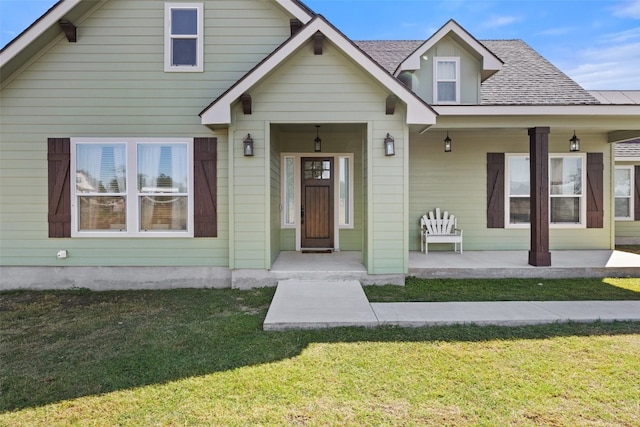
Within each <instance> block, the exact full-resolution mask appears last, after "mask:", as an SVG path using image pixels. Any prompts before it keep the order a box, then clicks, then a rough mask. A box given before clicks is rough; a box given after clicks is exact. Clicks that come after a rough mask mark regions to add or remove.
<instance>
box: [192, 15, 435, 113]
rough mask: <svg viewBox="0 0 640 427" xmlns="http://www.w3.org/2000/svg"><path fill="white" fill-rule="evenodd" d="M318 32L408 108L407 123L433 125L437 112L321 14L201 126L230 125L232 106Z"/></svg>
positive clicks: (215, 105) (226, 95)
mask: <svg viewBox="0 0 640 427" xmlns="http://www.w3.org/2000/svg"><path fill="white" fill-rule="evenodd" d="M318 32H319V33H321V34H322V35H324V37H325V38H326V39H328V40H329V41H331V42H332V43H333V44H334V45H335V46H336V47H337V48H338V49H339V50H341V51H342V52H343V53H344V54H345V55H347V56H348V57H350V58H351V59H352V60H353V61H355V62H356V63H357V64H358V65H359V66H360V67H361V68H362V70H363V71H365V72H366V73H368V74H369V75H370V76H371V77H372V78H373V79H375V80H377V81H378V82H379V83H380V84H381V85H382V86H384V87H385V88H386V89H388V90H389V92H390V93H391V94H394V95H396V96H397V97H398V99H399V100H400V101H402V102H404V103H405V104H406V105H407V124H419V125H432V124H435V120H436V116H437V113H436V112H435V111H434V110H433V109H432V108H431V107H430V106H429V105H428V104H427V103H425V102H424V101H423V100H422V99H420V98H419V97H418V96H417V95H415V94H414V93H413V92H411V91H410V90H409V89H408V88H407V87H406V86H405V85H404V84H403V83H402V82H400V80H398V79H397V78H395V77H393V76H392V75H391V74H389V73H388V72H387V71H386V70H385V69H384V68H382V67H381V66H380V65H379V64H378V63H376V62H375V61H374V60H373V59H371V57H370V56H368V55H367V54H366V53H365V52H363V51H362V50H361V49H360V48H358V46H356V45H355V44H354V43H353V42H351V41H350V40H349V39H348V38H347V37H346V36H345V35H344V34H342V33H341V32H340V31H339V30H338V29H336V28H335V27H334V26H333V25H331V24H330V23H329V22H328V21H327V20H326V19H325V18H324V17H322V16H321V15H317V16H316V17H315V18H314V19H313V20H311V21H310V22H309V23H308V24H307V25H305V26H304V27H302V28H301V29H300V30H299V31H298V32H297V33H296V34H295V35H294V36H293V37H291V38H290V39H289V40H287V41H286V42H285V43H284V44H282V45H281V46H280V47H279V48H278V49H276V50H275V51H274V52H273V53H271V55H269V56H268V57H267V58H265V59H264V60H263V61H262V62H261V63H259V64H258V65H257V66H256V67H254V68H253V69H252V70H251V71H249V72H248V73H247V74H246V75H245V76H244V77H242V78H241V79H240V80H239V81H238V82H237V83H236V84H235V85H233V86H232V87H231V88H229V89H228V90H227V91H226V92H225V93H223V94H222V95H221V96H220V97H218V99H216V100H215V101H214V102H212V103H211V104H210V105H209V106H208V107H207V108H205V109H204V110H203V111H202V112H201V113H200V117H201V118H202V124H205V125H224V124H230V123H231V106H232V105H233V104H234V103H235V102H236V101H237V100H238V98H239V97H240V96H241V95H243V94H244V93H247V92H249V91H250V90H251V89H252V88H253V87H255V86H256V85H257V84H259V83H260V81H262V79H263V78H265V77H266V76H267V75H269V74H270V73H271V71H272V70H274V69H275V68H277V67H278V66H279V65H280V64H282V63H283V62H284V61H285V60H287V59H288V58H289V57H291V55H293V54H294V53H295V52H297V51H298V49H299V48H300V47H302V46H303V45H304V44H306V43H307V42H308V41H309V40H310V39H311V38H313V36H314V35H315V34H316V33H318Z"/></svg>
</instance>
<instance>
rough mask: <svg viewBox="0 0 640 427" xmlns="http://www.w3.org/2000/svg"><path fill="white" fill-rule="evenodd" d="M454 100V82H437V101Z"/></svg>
mask: <svg viewBox="0 0 640 427" xmlns="http://www.w3.org/2000/svg"><path fill="white" fill-rule="evenodd" d="M455 101H456V83H455V82H438V102H455Z"/></svg>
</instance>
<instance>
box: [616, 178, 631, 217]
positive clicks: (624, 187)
mask: <svg viewBox="0 0 640 427" xmlns="http://www.w3.org/2000/svg"><path fill="white" fill-rule="evenodd" d="M615 192H616V197H620V196H623V197H630V196H631V169H616V180H615ZM616 216H618V215H616Z"/></svg>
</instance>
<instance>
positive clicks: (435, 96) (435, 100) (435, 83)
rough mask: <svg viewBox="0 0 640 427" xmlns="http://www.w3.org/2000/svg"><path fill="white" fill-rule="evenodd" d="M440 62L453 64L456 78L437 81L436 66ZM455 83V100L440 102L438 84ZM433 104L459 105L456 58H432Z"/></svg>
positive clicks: (457, 60)
mask: <svg viewBox="0 0 640 427" xmlns="http://www.w3.org/2000/svg"><path fill="white" fill-rule="evenodd" d="M441 62H453V63H454V64H456V76H455V78H454V79H439V78H438V64H439V63H441ZM440 82H443V83H452V82H453V83H455V85H456V94H455V95H456V99H455V100H453V101H440V99H439V95H438V93H439V92H438V83H440ZM433 104H435V105H442V104H460V58H459V57H457V56H436V57H434V58H433Z"/></svg>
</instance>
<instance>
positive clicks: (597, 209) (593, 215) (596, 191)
mask: <svg viewBox="0 0 640 427" xmlns="http://www.w3.org/2000/svg"><path fill="white" fill-rule="evenodd" d="M603 171H604V161H603V155H602V153H587V228H603V226H604V192H603V188H604V186H603V182H602V179H603Z"/></svg>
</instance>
